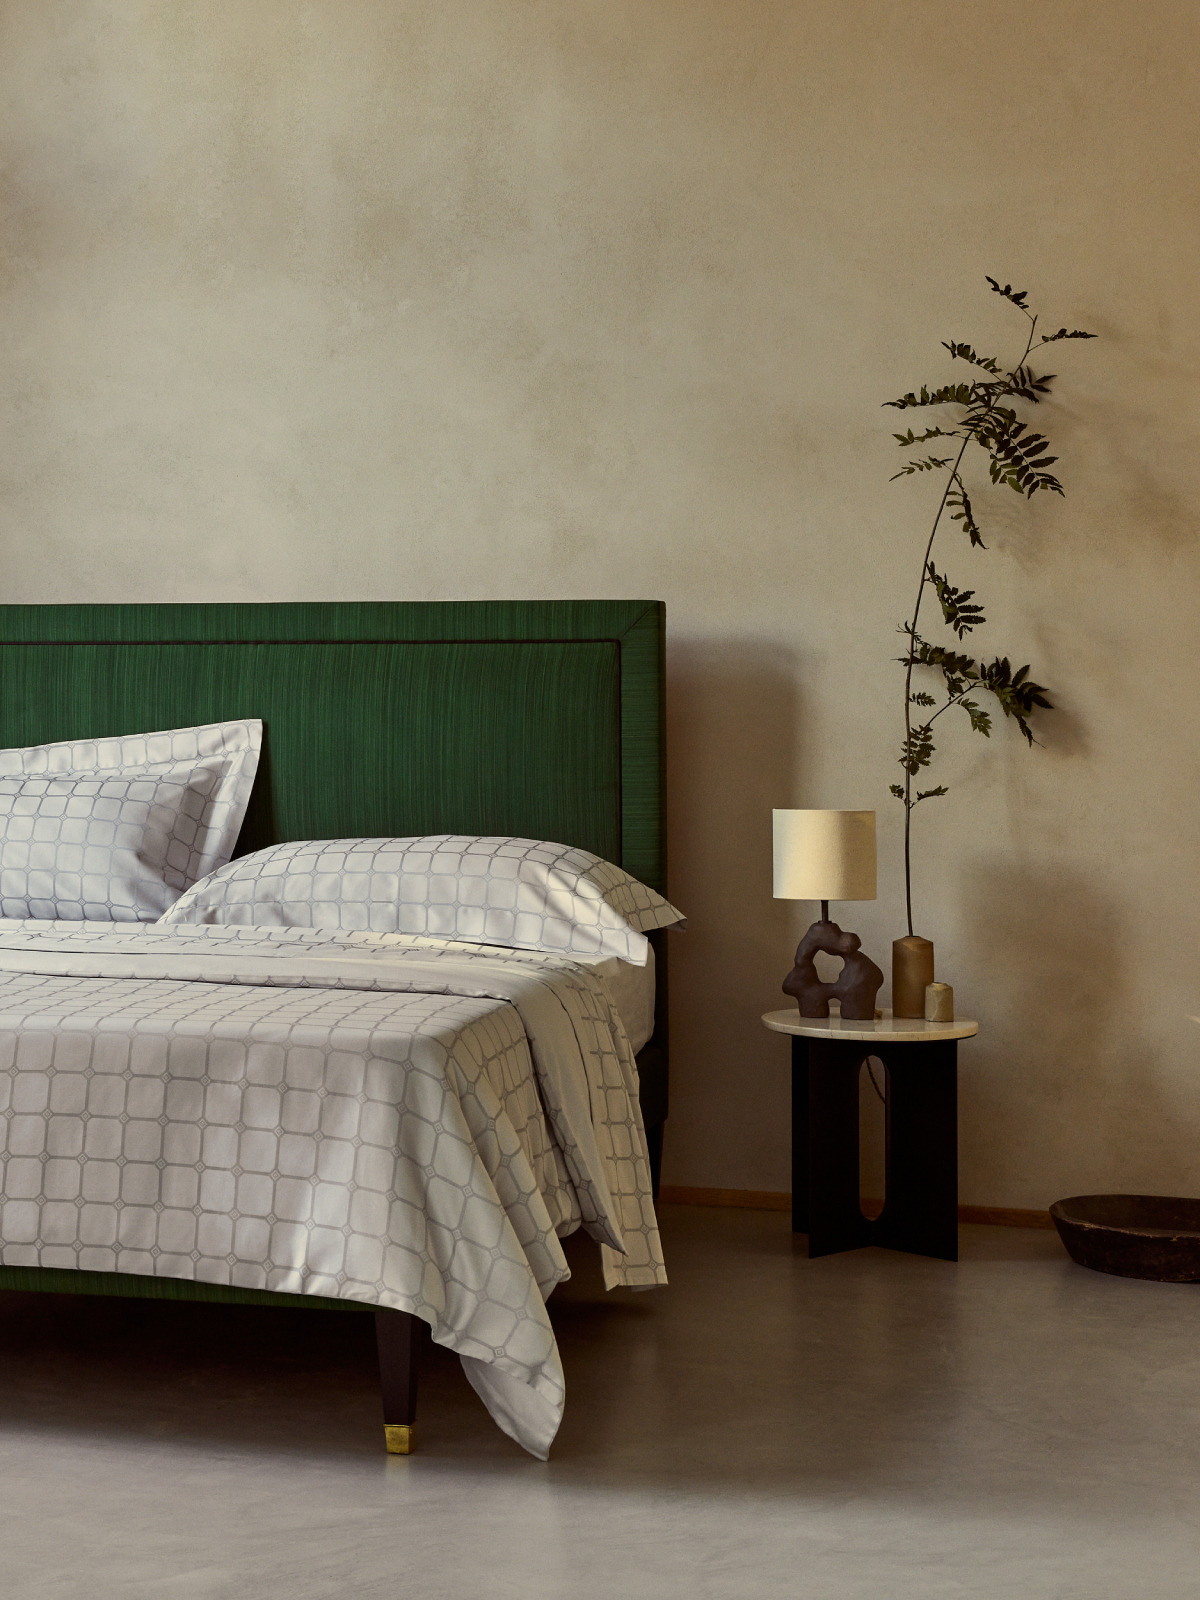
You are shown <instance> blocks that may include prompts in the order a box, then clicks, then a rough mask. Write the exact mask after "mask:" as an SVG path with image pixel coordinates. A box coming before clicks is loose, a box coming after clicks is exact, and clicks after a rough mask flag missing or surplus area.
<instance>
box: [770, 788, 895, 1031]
mask: <svg viewBox="0 0 1200 1600" xmlns="http://www.w3.org/2000/svg"><path fill="white" fill-rule="evenodd" d="M771 817H772V823H773V829H774V845H775V851H774V859H775V899H776V900H819V901H820V902H821V920H820V921H819V922H814V923H813V925H812V927H811V928H809V930H808V932H807V933H806V934H805V935H804V937H803V939H801V941H800V943H799V945H798V947H797V949H796V964H795V966H794V967H793V968H792V970H791V972H789V973H788V975H787V977H786V978H785V979H784V982H783V989H784V993H785V994H790V995H794V996H795V998H796V1000H797V1002H798V1003H799V1006H800V1015H801V1016H802V1017H827V1016H828V1015H829V1002H830V1000H831V999H833V1000H840V1001H841V1007H842V1016H843V1017H844V1018H845V1019H846V1020H847V1021H850V1022H867V1021H874V1019H875V996H876V995H877V994H878V993H879V990H880V989H881V987H882V986H883V973H882V972H881V971H880V969H879V968H878V967H877V966H876V965H875V963H874V962H873V961H872V960H871V959H870V958H869V957H868V956H865V955H864V954H863V953H862V947H861V941H860V940H859V938H858V935H857V934H854V933H843V931H842V930H841V928H839V927H838V925H837V923H836V922H830V920H829V902H830V901H831V900H874V898H875V813H874V812H873V811H773V812H772V813H771ZM818 950H824V951H826V952H827V953H828V954H829V955H833V956H841V957H842V960H843V963H844V965H843V967H842V970H841V972H840V973H839V974H838V976H837V979H836V981H835V982H833V983H822V982H821V980H820V978H819V977H818V976H817V969H816V964H815V962H814V960H813V957H814V956H815V955H816V953H817V951H818Z"/></svg>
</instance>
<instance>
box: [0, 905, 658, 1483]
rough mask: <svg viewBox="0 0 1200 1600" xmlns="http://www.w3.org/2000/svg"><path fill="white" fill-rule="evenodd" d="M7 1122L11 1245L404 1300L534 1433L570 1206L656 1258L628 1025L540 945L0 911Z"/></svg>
mask: <svg viewBox="0 0 1200 1600" xmlns="http://www.w3.org/2000/svg"><path fill="white" fill-rule="evenodd" d="M0 1140H2V1141H3V1142H2V1146H0V1149H2V1152H3V1154H4V1157H5V1159H4V1170H3V1179H2V1183H0V1207H2V1209H0V1248H2V1253H3V1260H4V1262H5V1263H6V1264H8V1265H29V1266H46V1267H79V1268H85V1269H87V1268H91V1269H93V1270H100V1271H121V1272H133V1273H147V1274H150V1275H158V1276H165V1277H179V1278H191V1279H199V1280H202V1281H208V1282H222V1283H235V1284H240V1285H244V1286H249V1287H255V1288H264V1289H274V1290H280V1291H286V1292H291V1293H310V1294H317V1295H330V1296H334V1297H340V1298H347V1299H354V1300H362V1301H366V1302H368V1303H370V1304H376V1305H385V1306H393V1307H396V1308H398V1309H401V1310H404V1311H409V1312H412V1313H415V1314H416V1315H418V1316H420V1317H422V1318H423V1319H424V1320H425V1321H426V1322H428V1323H429V1325H430V1327H431V1328H432V1330H433V1336H434V1338H435V1339H436V1340H437V1341H438V1342H439V1343H442V1344H444V1345H447V1346H448V1347H449V1348H451V1349H454V1350H456V1351H457V1352H458V1353H459V1355H460V1356H461V1358H462V1360H463V1364H464V1367H465V1369H466V1371H467V1375H468V1377H469V1378H470V1381H471V1382H472V1384H473V1385H474V1387H475V1388H476V1390H477V1391H478V1392H479V1393H480V1395H481V1397H482V1398H483V1400H484V1403H485V1404H486V1405H487V1406H488V1409H489V1410H490V1411H491V1412H492V1415H493V1416H494V1417H495V1419H496V1420H497V1422H498V1423H499V1424H500V1426H501V1427H503V1428H504V1429H505V1431H507V1432H508V1433H510V1434H511V1435H512V1436H513V1437H514V1438H516V1439H517V1440H518V1441H519V1442H520V1443H521V1444H522V1445H524V1446H525V1448H526V1449H528V1450H530V1451H531V1452H532V1453H533V1454H535V1455H538V1456H543V1457H544V1456H545V1455H546V1453H547V1452H548V1450H549V1446H550V1442H551V1440H552V1439H553V1437H554V1434H555V1432H556V1431H557V1427H558V1423H559V1421H560V1419H561V1415H562V1407H563V1400H564V1386H563V1376H562V1367H561V1362H560V1360H559V1357H558V1351H557V1347H556V1345H555V1342H554V1336H553V1331H552V1329H551V1326H550V1323H549V1320H548V1318H547V1315H546V1311H545V1306H544V1303H543V1302H544V1300H545V1298H546V1297H547V1296H548V1295H549V1293H550V1292H551V1290H552V1289H553V1287H554V1285H555V1284H556V1283H558V1282H560V1281H562V1279H563V1278H565V1277H566V1276H567V1275H568V1269H567V1266H566V1261H565V1258H564V1257H563V1254H562V1249H561V1246H560V1245H559V1242H558V1235H559V1234H560V1233H566V1232H569V1231H571V1229H572V1228H573V1227H574V1226H576V1225H577V1223H578V1222H579V1221H582V1223H583V1226H584V1227H585V1228H586V1229H587V1230H588V1232H589V1233H591V1234H592V1236H593V1237H595V1238H596V1239H597V1240H599V1241H600V1243H601V1249H602V1256H603V1262H604V1271H605V1279H606V1282H607V1283H608V1284H609V1285H610V1286H611V1285H614V1284H629V1285H633V1286H649V1285H651V1284H656V1283H663V1282H665V1281H666V1279H665V1272H664V1268H663V1262H662V1253H661V1248H660V1245H659V1240H658V1231H657V1223H656V1221H655V1217H654V1209H653V1204H652V1201H651V1198H650V1180H649V1172H648V1165H647V1161H646V1152H645V1138H644V1131H643V1129H642V1123H641V1115H640V1111H639V1108H638V1100H637V1079H636V1068H635V1066H634V1063H633V1058H632V1051H631V1049H630V1045H629V1041H628V1038H627V1036H626V1030H625V1028H624V1027H623V1026H622V1025H621V1024H620V1022H619V1020H618V1019H617V1018H616V1016H615V1015H614V1007H613V1004H612V1001H611V999H610V996H609V992H608V989H607V988H606V985H605V982H604V981H602V980H601V979H600V978H598V977H597V976H596V975H594V974H592V973H589V972H588V971H587V970H586V969H584V968H583V967H581V966H580V964H579V963H578V962H575V961H570V960H563V959H562V958H560V957H554V956H549V955H546V954H543V953H539V952H532V951H520V952H516V951H501V952H496V951H490V950H486V949H481V948H480V947H479V946H463V945H455V944H452V943H450V942H448V941H442V940H428V939H420V938H416V937H413V936H406V935H399V934H384V935H379V934H369V933H350V934H347V933H330V932H325V931H322V930H315V929H295V928H262V927H221V926H203V927H189V926H181V927H176V928H162V927H148V928H146V927H143V928H137V929H135V928H131V927H129V925H125V926H123V927H115V926H113V925H112V924H104V925H100V926H98V927H97V926H90V925H88V924H80V923H78V922H71V923H48V922H37V923H29V922H27V923H12V922H9V923H0Z"/></svg>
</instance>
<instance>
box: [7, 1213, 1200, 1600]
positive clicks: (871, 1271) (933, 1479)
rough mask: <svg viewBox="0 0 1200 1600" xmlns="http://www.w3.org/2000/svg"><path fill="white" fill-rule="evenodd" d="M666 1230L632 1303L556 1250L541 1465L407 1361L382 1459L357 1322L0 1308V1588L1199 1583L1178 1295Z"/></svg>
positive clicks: (860, 1599)
mask: <svg viewBox="0 0 1200 1600" xmlns="http://www.w3.org/2000/svg"><path fill="white" fill-rule="evenodd" d="M663 1226H664V1235H665V1240H666V1247H667V1260H668V1266H669V1269H670V1271H671V1274H672V1283H671V1287H670V1288H669V1289H666V1290H661V1291H651V1292H649V1293H645V1294H633V1293H630V1292H628V1291H621V1292H619V1293H617V1294H613V1295H608V1296H606V1295H605V1294H604V1292H603V1290H602V1288H601V1287H600V1283H599V1277H598V1273H597V1270H596V1267H595V1263H594V1260H593V1254H592V1247H590V1246H589V1245H588V1243H587V1241H585V1240H584V1241H571V1248H572V1258H573V1261H574V1262H575V1264H576V1276H575V1278H574V1280H573V1281H572V1282H571V1283H570V1284H568V1285H566V1286H565V1287H564V1289H563V1290H561V1291H560V1292H559V1293H558V1294H556V1295H555V1297H554V1301H553V1302H552V1306H553V1307H554V1309H555V1317H556V1322H557V1326H558V1330H559V1338H560V1342H561V1346H562V1350H563V1357H564V1361H565V1364H566V1369H567V1385H568V1400H567V1416H566V1421H565V1422H564V1425H563V1429H562V1432H561V1433H560V1435H559V1439H558V1441H557V1443H556V1445H555V1448H554V1452H553V1458H552V1459H551V1461H549V1462H548V1463H542V1462H537V1461H533V1460H531V1459H530V1458H529V1457H528V1456H526V1455H524V1454H523V1453H522V1452H521V1451H520V1450H519V1449H518V1448H517V1446H516V1445H514V1444H512V1443H511V1442H510V1441H508V1440H507V1439H505V1438H504V1437H503V1436H502V1435H501V1434H499V1433H498V1432H497V1431H496V1429H495V1428H494V1427H493V1426H492V1424H491V1422H490V1421H489V1420H488V1418H487V1416H486V1414H485V1413H484V1412H483V1410H482V1408H481V1407H480V1405H479V1402H478V1401H477V1400H476V1398H475V1396H474V1394H473V1393H472V1391H471V1390H470V1389H469V1388H468V1386H467V1384H466V1381H465V1379H464V1378H463V1377H462V1374H461V1372H460V1371H459V1369H458V1366H457V1363H456V1362H455V1361H454V1360H453V1358H447V1357H446V1356H445V1354H444V1352H440V1351H435V1352H434V1353H433V1356H432V1358H431V1359H430V1360H429V1362H428V1363H427V1367H426V1372H425V1375H424V1379H423V1384H424V1389H423V1395H422V1415H421V1427H420V1450H419V1453H418V1454H416V1455H414V1456H412V1457H409V1458H407V1459H405V1458H401V1457H387V1456H385V1455H384V1454H383V1453H382V1452H381V1449H380V1426H379V1420H378V1418H379V1412H378V1398H377V1392H376V1389H375V1375H374V1370H373V1352H372V1349H371V1345H370V1331H371V1324H370V1319H369V1318H363V1319H361V1320H360V1319H359V1318H356V1317H347V1316H339V1315H337V1314H335V1313H316V1314H314V1313H303V1312H287V1311H260V1310H257V1309H250V1308H246V1309H241V1308H237V1309H234V1308H230V1309H226V1308H217V1307H196V1306H192V1307H179V1306H170V1305H149V1304H138V1303H128V1302H115V1301H85V1300H82V1299H74V1298H72V1299H70V1300H54V1299H52V1298H50V1297H35V1296H29V1295H17V1294H8V1295H0V1472H2V1480H0V1481H2V1484H3V1492H2V1494H0V1545H2V1552H0V1594H2V1595H4V1596H9V1595H11V1596H14V1597H16V1596H20V1597H22V1600H26V1597H28V1600H33V1597H42V1596H75V1595H87V1596H89V1597H97V1600H103V1597H107V1596H130V1597H138V1596H164V1597H171V1600H174V1597H180V1600H190V1597H193V1596H194V1597H204V1600H210V1597H214V1600H215V1597H222V1600H224V1597H226V1596H230V1597H232V1596H238V1597H241V1596H248V1597H255V1600H275V1597H283V1596H287V1597H289V1600H303V1597H306V1596H316V1595H320V1596H326V1595H331V1596H332V1595H337V1596H340V1595H347V1596H356V1597H357V1596H364V1597H373V1596H377V1595H378V1596H384V1595H389V1596H390V1595H397V1594H403V1593H411V1594H413V1595H417V1596H420V1597H422V1600H440V1597H441V1596H448V1597H459V1596H476V1595H481V1596H487V1597H488V1600H492V1597H495V1600H507V1597H510V1596H512V1597H517V1596H521V1597H532V1600H541V1597H543V1596H546V1597H550V1596H554V1597H576V1596H577V1597H580V1600H593V1597H595V1600H599V1597H601V1596H604V1597H606V1600H607V1597H622V1600H624V1597H628V1600H641V1597H643V1596H644V1597H647V1600H649V1597H666V1600H670V1597H675V1596H681V1597H682V1596H688V1597H692V1596H695V1597H699V1600H707V1597H713V1600H718V1597H725V1596H729V1597H733V1596H749V1597H758V1596H762V1597H774V1596H788V1597H803V1600H868V1597H870V1600H918V1597H920V1600H943V1597H958V1596H982V1597H986V1600H1042V1597H1051V1596H1052V1597H1054V1600H1067V1597H1070V1600H1076V1597H1078V1600H1123V1597H1125V1596H1129V1597H1135V1596H1136V1597H1138V1600H1149V1597H1154V1600H1157V1597H1160V1596H1161V1597H1172V1600H1174V1597H1176V1596H1178V1597H1192V1596H1195V1595H1197V1594H1198V1593H1200V1337H1198V1336H1200V1286H1198V1287H1191V1286H1175V1285H1166V1284H1153V1283H1136V1282H1131V1281H1127V1280H1124V1279H1119V1278H1108V1277H1104V1276H1101V1275H1099V1274H1093V1273H1089V1272H1086V1271H1084V1270H1083V1269H1081V1268H1078V1267H1074V1266H1072V1265H1071V1263H1070V1262H1069V1261H1067V1259H1066V1257H1065V1256H1064V1255H1063V1253H1062V1251H1061V1248H1060V1246H1059V1244H1058V1241H1057V1239H1056V1237H1055V1236H1054V1235H1053V1234H1050V1233H1037V1232H1027V1231H1020V1230H1016V1229H1001V1228H964V1229H963V1230H962V1252H963V1259H962V1261H961V1262H960V1263H959V1264H958V1265H957V1266H954V1265H950V1264H947V1263H943V1262H935V1261H926V1260H921V1259H918V1258H916V1257H912V1256H902V1255H894V1254H888V1253H885V1252H882V1251H877V1250H864V1251H858V1252H855V1253H853V1254H849V1255H843V1256H835V1257H830V1258H827V1259H825V1260H821V1261H808V1260H807V1259H806V1258H805V1256H804V1255H803V1241H802V1240H801V1241H796V1240H794V1239H793V1237H792V1235H791V1233H790V1232H789V1230H788V1220H787V1218H786V1216H784V1215H781V1214H779V1213H772V1212H754V1211H717V1210H701V1209H691V1208H683V1207H674V1208H666V1210H665V1214H664V1218H663Z"/></svg>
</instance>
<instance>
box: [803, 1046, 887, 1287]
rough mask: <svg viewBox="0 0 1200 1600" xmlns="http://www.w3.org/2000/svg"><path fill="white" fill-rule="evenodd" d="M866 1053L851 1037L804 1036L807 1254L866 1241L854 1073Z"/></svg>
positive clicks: (869, 1229) (868, 1240)
mask: <svg viewBox="0 0 1200 1600" xmlns="http://www.w3.org/2000/svg"><path fill="white" fill-rule="evenodd" d="M866 1056H867V1047H866V1046H865V1045H862V1044H858V1043H856V1042H854V1041H851V1040H841V1041H838V1042H837V1043H826V1042H825V1041H824V1040H823V1039H810V1040H808V1116H809V1140H808V1253H809V1255H810V1256H828V1255H833V1254H835V1253H836V1252H837V1251H839V1250H858V1249H861V1248H862V1246H863V1245H868V1244H870V1243H871V1242H872V1237H871V1235H872V1224H871V1223H870V1222H868V1221H867V1219H866V1217H864V1216H863V1214H862V1208H861V1206H860V1204H859V1196H858V1074H859V1068H860V1067H861V1066H862V1063H863V1061H864V1060H865V1059H866ZM793 1204H794V1202H793Z"/></svg>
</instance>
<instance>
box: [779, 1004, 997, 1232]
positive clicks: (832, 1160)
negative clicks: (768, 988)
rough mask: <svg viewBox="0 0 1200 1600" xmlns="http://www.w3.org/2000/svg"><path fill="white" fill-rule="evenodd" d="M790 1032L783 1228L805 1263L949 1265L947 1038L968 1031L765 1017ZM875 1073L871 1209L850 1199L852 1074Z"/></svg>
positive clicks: (953, 1217) (951, 1133)
mask: <svg viewBox="0 0 1200 1600" xmlns="http://www.w3.org/2000/svg"><path fill="white" fill-rule="evenodd" d="M763 1022H764V1023H765V1024H766V1026H767V1027H768V1028H770V1029H772V1030H773V1031H774V1032H775V1033H787V1034H790V1035H791V1036H792V1229H793V1231H794V1232H796V1233H807V1234H808V1253H809V1255H810V1256H827V1255H834V1254H836V1253H837V1252H838V1251H840V1250H858V1249H861V1248H862V1246H864V1245H868V1244H874V1245H882V1246H883V1247H884V1248H885V1249H888V1250H907V1251H910V1252H911V1253H912V1254H914V1255H922V1256H937V1257H939V1258H940V1259H941V1260H943V1261H957V1260H958V1041H959V1040H960V1039H969V1038H971V1037H972V1036H973V1035H974V1034H976V1033H978V1032H979V1024H978V1023H977V1022H971V1021H968V1020H967V1019H965V1018H964V1019H963V1020H962V1021H960V1022H924V1021H922V1020H920V1019H919V1018H914V1019H913V1020H911V1021H910V1020H909V1019H907V1018H904V1017H895V1018H893V1017H892V1015H891V1013H890V1012H888V1011H885V1012H884V1013H883V1015H882V1017H881V1018H880V1019H878V1020H877V1021H875V1022H843V1021H842V1019H841V1017H829V1018H828V1019H826V1018H822V1017H802V1016H801V1015H800V1013H799V1012H798V1011H795V1010H787V1011H768V1012H767V1013H766V1015H765V1016H764V1017H763ZM869 1056H874V1057H875V1058H876V1059H877V1060H878V1061H881V1062H882V1063H883V1067H884V1070H885V1072H886V1074H887V1119H886V1129H887V1131H886V1141H887V1179H886V1186H885V1198H884V1206H883V1211H882V1213H881V1214H880V1215H879V1216H878V1217H877V1218H876V1219H875V1220H874V1221H871V1220H870V1219H868V1218H867V1217H864V1216H863V1214H862V1210H861V1207H860V1205H859V1194H858V1082H859V1069H860V1068H861V1066H862V1064H863V1062H864V1061H866V1060H867V1058H868V1057H869Z"/></svg>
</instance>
